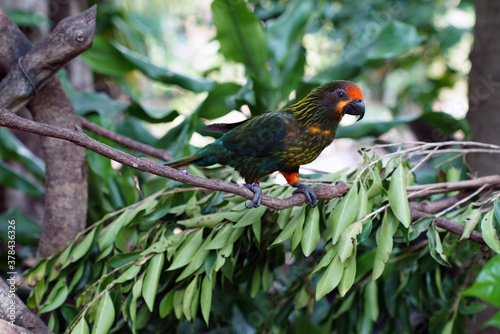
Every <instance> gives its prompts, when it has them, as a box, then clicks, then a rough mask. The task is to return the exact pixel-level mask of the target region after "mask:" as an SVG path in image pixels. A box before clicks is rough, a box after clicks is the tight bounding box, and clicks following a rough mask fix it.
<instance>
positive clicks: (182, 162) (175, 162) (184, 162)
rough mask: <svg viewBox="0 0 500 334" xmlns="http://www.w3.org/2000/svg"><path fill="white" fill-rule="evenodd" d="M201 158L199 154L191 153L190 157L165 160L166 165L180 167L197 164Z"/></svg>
mask: <svg viewBox="0 0 500 334" xmlns="http://www.w3.org/2000/svg"><path fill="white" fill-rule="evenodd" d="M200 159H202V158H200V157H199V156H198V155H190V156H188V157H184V158H181V159H177V160H172V161H169V162H165V163H164V165H166V166H169V167H172V168H178V167H184V166H187V165H189V164H193V163H194V164H195V163H197V162H198V161H199V160H200Z"/></svg>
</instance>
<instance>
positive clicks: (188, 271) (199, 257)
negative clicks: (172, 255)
mask: <svg viewBox="0 0 500 334" xmlns="http://www.w3.org/2000/svg"><path fill="white" fill-rule="evenodd" d="M211 241H212V233H211V234H210V235H209V236H208V237H207V238H206V239H205V241H204V242H203V244H202V245H201V246H200V250H199V251H198V252H197V253H196V256H194V257H193V259H192V260H191V262H189V264H188V265H187V267H186V268H184V270H183V271H182V273H181V274H180V275H179V276H178V277H177V279H176V280H175V281H176V282H180V281H181V280H183V279H185V278H187V277H189V276H191V275H192V274H193V273H194V272H196V271H197V270H198V269H199V268H200V267H201V266H202V265H203V264H204V263H205V259H206V258H207V257H208V254H210V251H208V250H206V247H207V245H208V244H210V242H211Z"/></svg>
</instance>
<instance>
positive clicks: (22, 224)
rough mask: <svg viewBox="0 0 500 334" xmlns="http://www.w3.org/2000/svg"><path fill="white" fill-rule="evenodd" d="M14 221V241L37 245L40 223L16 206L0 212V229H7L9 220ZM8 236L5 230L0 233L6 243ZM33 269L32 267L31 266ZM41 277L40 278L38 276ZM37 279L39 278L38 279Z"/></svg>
mask: <svg viewBox="0 0 500 334" xmlns="http://www.w3.org/2000/svg"><path fill="white" fill-rule="evenodd" d="M12 221H14V222H15V226H16V243H17V242H18V243H20V244H23V245H29V246H36V245H38V239H39V234H40V233H41V232H42V227H41V226H40V224H37V223H35V222H34V221H33V220H31V219H30V218H29V217H28V216H26V215H25V214H24V212H22V211H21V210H20V209H18V208H10V209H8V210H7V211H5V212H3V213H2V214H0V231H7V230H8V226H9V225H11V224H9V222H12ZM8 240H9V238H8V234H7V233H6V232H4V233H0V241H1V242H3V243H5V244H7V242H8ZM33 269H34V268H33ZM40 279H41V278H40ZM40 279H39V280H40Z"/></svg>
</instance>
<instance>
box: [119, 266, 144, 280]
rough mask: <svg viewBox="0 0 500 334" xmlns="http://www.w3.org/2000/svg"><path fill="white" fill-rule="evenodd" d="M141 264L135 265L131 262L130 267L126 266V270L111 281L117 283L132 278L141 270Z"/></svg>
mask: <svg viewBox="0 0 500 334" xmlns="http://www.w3.org/2000/svg"><path fill="white" fill-rule="evenodd" d="M141 268H142V266H137V265H134V264H132V265H131V266H130V267H128V269H127V270H125V272H124V273H123V274H120V276H118V277H117V278H116V279H115V280H114V281H113V283H115V284H119V283H124V282H126V281H129V280H132V279H134V278H136V277H137V274H139V272H140V271H141Z"/></svg>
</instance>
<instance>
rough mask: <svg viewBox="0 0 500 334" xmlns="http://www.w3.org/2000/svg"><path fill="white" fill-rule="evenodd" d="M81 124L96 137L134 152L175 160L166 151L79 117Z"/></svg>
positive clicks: (165, 159)
mask: <svg viewBox="0 0 500 334" xmlns="http://www.w3.org/2000/svg"><path fill="white" fill-rule="evenodd" d="M79 119H80V122H81V123H82V127H83V128H84V129H87V130H89V131H91V132H93V133H95V134H96V135H99V136H101V137H104V138H107V139H110V140H112V141H114V142H115V143H117V144H120V145H123V146H125V147H128V148H131V149H133V150H136V151H138V152H143V153H146V154H148V155H150V156H152V157H155V158H158V159H161V160H164V161H170V160H173V158H172V156H171V155H170V154H168V153H167V151H165V150H160V149H158V148H154V147H152V146H149V145H146V144H143V143H141V142H138V141H136V140H133V139H130V138H128V137H125V136H122V135H119V134H117V133H116V132H113V131H110V130H108V129H105V128H103V127H101V126H99V125H97V124H95V123H92V122H91V121H89V120H88V119H86V118H85V117H79Z"/></svg>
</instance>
